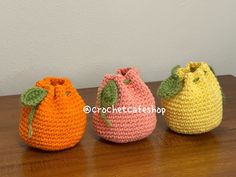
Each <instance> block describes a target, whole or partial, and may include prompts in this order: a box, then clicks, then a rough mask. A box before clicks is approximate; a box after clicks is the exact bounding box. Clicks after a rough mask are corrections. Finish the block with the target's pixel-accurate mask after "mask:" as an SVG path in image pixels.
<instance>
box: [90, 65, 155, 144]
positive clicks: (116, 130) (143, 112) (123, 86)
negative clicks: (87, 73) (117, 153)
mask: <svg viewBox="0 0 236 177" xmlns="http://www.w3.org/2000/svg"><path fill="white" fill-rule="evenodd" d="M96 107H97V110H100V111H96V113H94V115H93V127H94V130H95V132H96V133H97V135H99V136H101V137H102V138H104V139H106V140H109V141H112V142H116V143H127V142H132V141H137V140H141V139H143V138H146V137H147V136H149V135H150V134H151V133H152V131H153V130H154V129H155V127H156V113H155V112H152V111H151V110H152V108H155V100H154V97H153V95H152V93H151V91H150V90H149V88H148V87H147V85H146V84H145V83H144V82H143V80H142V79H141V77H140V76H139V72H138V71H137V69H136V68H123V69H119V70H118V71H117V74H107V75H105V77H104V79H103V81H102V83H101V85H100V86H99V88H98V93H97V104H96Z"/></svg>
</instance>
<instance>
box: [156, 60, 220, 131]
mask: <svg viewBox="0 0 236 177" xmlns="http://www.w3.org/2000/svg"><path fill="white" fill-rule="evenodd" d="M158 96H159V97H160V98H161V104H162V106H163V107H164V108H165V109H166V112H165V115H164V117H165V120H166V122H167V124H168V126H169V128H170V129H171V130H173V131H175V132H178V133H183V134H200V133H204V132H208V131H210V130H212V129H214V128H216V127H217V126H218V125H219V124H220V123H221V121H222V112H223V108H222V103H223V94H222V91H221V88H220V85H219V83H218V81H217V78H216V76H215V74H214V71H213V69H212V68H211V67H210V66H208V64H207V63H204V62H189V63H188V64H187V66H186V67H185V68H181V67H180V66H176V67H174V68H173V69H172V71H171V76H170V77H169V78H167V79H166V80H165V81H163V82H162V83H161V85H160V88H159V90H158Z"/></svg>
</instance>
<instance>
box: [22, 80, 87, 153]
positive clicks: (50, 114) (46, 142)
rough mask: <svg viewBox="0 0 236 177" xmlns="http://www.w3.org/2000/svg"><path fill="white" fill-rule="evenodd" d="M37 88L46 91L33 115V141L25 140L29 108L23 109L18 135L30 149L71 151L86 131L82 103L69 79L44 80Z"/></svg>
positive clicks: (31, 139)
mask: <svg viewBox="0 0 236 177" xmlns="http://www.w3.org/2000/svg"><path fill="white" fill-rule="evenodd" d="M36 87H40V88H43V89H46V90H47V92H48V93H47V96H46V97H45V98H44V99H43V100H42V101H41V103H40V104H39V105H38V106H37V109H36V112H35V114H34V118H33V122H32V129H33V135H32V137H31V138H30V137H28V133H29V129H28V116H29V113H30V108H29V107H25V106H24V107H23V108H22V114H21V120H20V126H19V133H20V136H21V138H22V139H23V140H24V141H25V142H26V143H27V144H29V145H30V146H32V147H36V148H39V149H43V150H49V151H56V150H62V149H66V148H70V147H73V146H74V145H76V144H77V143H78V142H79V141H80V139H81V138H82V136H83V134H84V132H85V128H86V114H85V113H84V112H83V107H84V106H85V103H84V101H83V99H82V98H81V96H80V95H79V94H78V92H77V90H76V89H75V88H74V87H73V85H72V84H71V82H70V81H69V80H68V79H64V78H63V79H62V78H45V79H43V80H40V81H38V82H37V83H36Z"/></svg>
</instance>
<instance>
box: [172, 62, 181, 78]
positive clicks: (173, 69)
mask: <svg viewBox="0 0 236 177" xmlns="http://www.w3.org/2000/svg"><path fill="white" fill-rule="evenodd" d="M180 67H181V66H180V65H177V66H175V67H174V68H172V70H171V75H172V76H175V75H176V72H177V70H178V69H179V68H180Z"/></svg>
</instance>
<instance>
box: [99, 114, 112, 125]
mask: <svg viewBox="0 0 236 177" xmlns="http://www.w3.org/2000/svg"><path fill="white" fill-rule="evenodd" d="M100 115H101V117H102V119H103V120H104V121H105V122H106V124H107V125H108V126H112V123H111V121H110V120H108V119H107V116H106V115H105V114H104V113H103V112H100Z"/></svg>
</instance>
